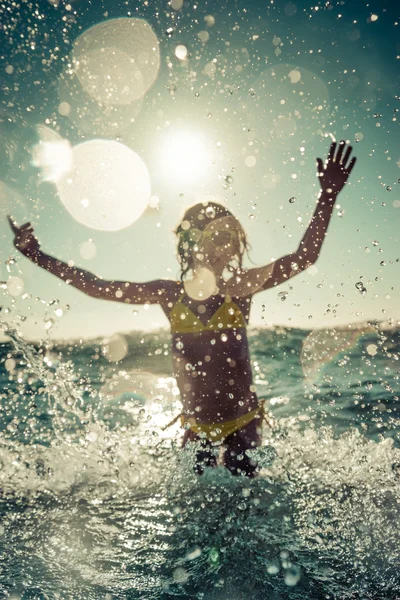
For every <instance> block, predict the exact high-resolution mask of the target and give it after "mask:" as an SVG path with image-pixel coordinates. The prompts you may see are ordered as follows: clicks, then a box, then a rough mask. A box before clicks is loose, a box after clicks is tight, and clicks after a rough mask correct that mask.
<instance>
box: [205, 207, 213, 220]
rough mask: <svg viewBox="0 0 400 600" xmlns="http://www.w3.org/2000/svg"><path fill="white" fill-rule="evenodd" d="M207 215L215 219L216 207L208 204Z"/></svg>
mask: <svg viewBox="0 0 400 600" xmlns="http://www.w3.org/2000/svg"><path fill="white" fill-rule="evenodd" d="M206 217H208V218H209V219H215V208H214V207H213V206H207V208H206Z"/></svg>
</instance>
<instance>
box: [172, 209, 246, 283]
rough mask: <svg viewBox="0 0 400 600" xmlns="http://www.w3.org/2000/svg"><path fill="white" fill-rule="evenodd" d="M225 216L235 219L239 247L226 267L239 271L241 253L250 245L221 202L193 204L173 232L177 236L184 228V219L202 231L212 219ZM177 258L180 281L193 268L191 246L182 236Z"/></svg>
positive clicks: (241, 259)
mask: <svg viewBox="0 0 400 600" xmlns="http://www.w3.org/2000/svg"><path fill="white" fill-rule="evenodd" d="M225 217H230V218H232V219H234V220H235V221H236V223H237V225H238V237H239V247H240V250H239V252H237V253H236V254H235V256H234V257H233V258H232V260H231V261H230V262H229V264H228V265H227V269H228V270H229V271H231V272H240V271H241V270H242V268H243V255H244V253H245V252H248V251H249V249H250V245H249V243H248V241H247V237H246V234H245V232H244V230H243V227H242V226H241V224H240V222H239V221H238V219H236V217H235V216H234V215H233V214H232V213H231V212H230V211H229V210H228V209H227V208H225V206H222V204H218V203H217V202H200V203H198V204H195V205H194V206H191V207H190V208H188V209H187V211H186V212H185V214H184V215H183V218H182V221H181V223H180V225H179V226H178V228H177V229H176V231H175V233H176V234H177V235H178V236H179V233H180V232H181V231H185V230H186V228H184V227H182V224H183V223H184V222H185V221H188V222H189V223H190V227H191V228H194V229H199V230H200V231H203V230H205V229H206V227H208V225H210V224H211V223H212V222H213V221H216V220H218V219H223V218H225ZM178 260H179V262H180V264H181V273H180V278H181V281H184V279H185V277H186V276H187V275H188V274H189V273H190V272H191V271H192V270H193V265H194V254H193V248H191V247H190V245H189V244H188V243H187V242H185V240H184V239H183V238H180V239H179V242H178Z"/></svg>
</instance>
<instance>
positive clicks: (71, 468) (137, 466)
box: [0, 325, 400, 600]
mask: <svg viewBox="0 0 400 600" xmlns="http://www.w3.org/2000/svg"><path fill="white" fill-rule="evenodd" d="M8 335H9V336H10V342H9V343H4V344H2V345H1V346H0V362H1V365H0V367H1V371H0V376H1V405H0V406H1V419H0V428H1V431H0V489H1V493H0V599H2V598H4V599H5V598H9V599H14V600H16V599H23V600H25V599H28V598H29V599H36V600H43V599H60V600H70V599H71V600H72V599H73V600H100V599H102V600H113V599H121V600H122V599H125V600H139V599H140V600H167V599H174V598H177V599H178V598H182V599H190V600H192V599H193V600H194V599H199V600H247V599H254V600H267V599H268V600H269V599H271V600H275V599H276V600H283V599H286V598H289V599H300V598H301V599H316V600H320V599H360V600H367V599H382V600H383V599H385V600H388V599H395V598H400V449H399V433H400V420H399V417H400V403H399V391H400V385H399V367H400V364H399V360H398V357H399V348H400V344H399V341H400V335H399V330H398V329H391V330H381V329H379V327H377V326H376V325H370V326H365V327H360V328H359V329H353V330H350V329H345V328H343V329H335V330H334V329H331V330H324V331H313V332H310V331H303V330H296V329H283V328H277V329H273V330H263V329H260V330H253V331H252V332H251V334H250V343H251V351H252V361H253V367H254V375H255V380H256V384H257V389H258V394H259V397H260V398H265V399H266V401H267V406H268V409H269V411H270V413H271V416H272V426H271V427H269V426H267V425H266V424H265V426H264V431H263V445H262V447H261V448H260V449H259V450H258V451H257V452H256V455H257V457H258V460H259V463H260V465H261V472H260V475H259V477H258V478H257V479H255V480H251V481H250V480H248V479H247V478H244V477H238V478H234V477H232V476H231V475H230V474H229V473H228V472H227V471H226V470H225V469H224V468H223V467H218V468H217V469H210V470H207V471H206V473H205V474H204V475H203V476H202V477H198V476H196V475H194V473H193V470H192V465H193V456H194V449H193V448H190V447H189V448H186V449H185V450H184V451H182V450H181V449H180V436H181V432H180V430H179V427H178V425H177V424H175V425H171V426H170V427H167V428H166V429H164V427H165V426H166V425H167V424H168V423H169V422H170V421H171V420H172V419H173V418H174V416H176V415H177V414H178V413H179V411H180V405H179V394H178V391H177V388H176V383H175V381H174V378H173V376H172V372H171V362H170V356H169V347H168V344H169V338H168V335H167V334H166V333H163V332H160V333H157V334H155V333H152V334H150V333H147V334H139V333H135V334H131V335H130V336H127V337H126V338H125V339H126V340H127V342H128V353H127V355H126V357H125V358H124V359H123V360H122V361H120V362H117V363H116V362H110V360H108V359H109V358H110V357H109V356H108V358H107V355H104V353H103V352H102V347H101V343H100V341H98V342H97V341H95V342H92V343H90V344H89V343H87V344H86V345H85V344H77V343H74V342H71V343H69V344H63V345H59V346H54V345H53V346H51V345H50V344H49V343H43V344H39V345H28V344H26V342H25V341H24V340H22V339H21V338H20V337H19V336H18V334H17V333H16V332H15V331H8Z"/></svg>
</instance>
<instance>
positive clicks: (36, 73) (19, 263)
mask: <svg viewBox="0 0 400 600" xmlns="http://www.w3.org/2000/svg"><path fill="white" fill-rule="evenodd" d="M0 19H1V22H2V23H3V24H4V29H3V31H2V32H1V34H0V35H1V36H2V41H1V43H0V85H1V92H0V94H1V96H0V241H1V246H2V253H1V258H0V260H1V263H0V269H1V272H0V279H1V281H2V282H3V283H2V285H1V288H0V292H1V296H2V297H1V300H0V303H1V305H2V307H3V309H2V318H1V320H2V322H5V323H7V324H8V325H11V326H13V327H17V329H18V330H19V331H21V333H22V334H23V335H24V336H25V337H26V338H28V339H40V338H43V337H46V336H49V337H52V338H55V339H60V338H61V339H70V338H74V339H75V338H88V337H97V336H110V335H112V334H113V333H115V332H129V331H132V330H152V329H158V328H164V327H167V320H166V317H165V316H164V315H163V314H162V311H161V309H160V308H159V307H157V306H150V307H146V306H145V307H143V306H137V307H136V306H135V307H134V306H126V305H124V304H120V303H114V302H106V301H102V300H96V299H93V298H90V297H87V296H85V295H84V294H82V293H81V292H79V291H77V290H75V289H73V288H71V287H70V286H67V285H66V284H65V283H63V282H61V281H59V280H58V279H56V278H55V277H54V276H52V275H51V274H49V273H47V272H45V271H43V270H41V269H40V268H38V267H37V266H35V265H33V264H32V263H30V262H29V260H28V259H26V258H25V257H23V256H22V255H20V254H19V253H18V251H17V250H15V249H14V247H13V244H12V234H11V231H10V230H9V227H8V224H7V222H6V218H5V217H6V215H7V214H12V215H13V216H14V218H15V219H16V220H17V222H18V223H23V222H26V221H31V222H32V224H33V226H34V228H35V232H36V235H37V237H38V239H39V240H40V243H41V248H42V250H43V251H44V252H46V253H48V254H50V255H52V256H55V257H57V258H59V259H61V260H64V261H65V262H68V261H73V262H74V264H76V265H79V266H80V267H82V268H84V269H87V270H89V271H91V272H93V273H95V274H97V275H100V276H102V277H104V278H105V279H111V280H112V279H117V280H124V281H148V280H152V279H158V278H172V279H176V278H179V264H178V261H177V259H176V240H175V236H174V233H173V231H174V229H175V228H176V227H177V225H178V224H179V222H180V219H181V218H182V215H183V212H184V211H185V210H186V208H188V207H189V206H190V205H192V204H194V203H195V202H199V201H205V200H207V199H208V200H216V201H218V202H221V203H222V204H224V205H225V206H226V207H227V208H229V209H230V210H231V211H232V212H233V213H234V214H235V215H236V216H237V217H238V218H239V220H240V221H241V223H242V225H243V227H244V229H245V231H246V233H247V235H248V239H249V242H250V244H251V250H250V253H249V257H248V258H246V264H247V266H250V267H251V266H252V265H256V266H261V265H265V264H268V263H269V262H270V261H271V260H274V259H276V258H279V257H280V256H283V255H285V254H288V253H291V252H293V251H295V250H296V249H297V246H298V244H299V242H300V240H301V237H302V235H303V234H304V231H305V229H306V227H307V224H308V222H309V219H310V217H311V215H312V212H313V210H314V207H315V203H316V199H317V196H318V191H319V184H318V179H317V176H316V158H317V157H321V158H322V159H324V158H325V156H326V155H327V152H328V150H329V146H330V144H331V142H332V140H337V141H339V140H341V139H344V140H346V141H348V142H349V143H351V144H352V145H353V154H354V155H355V156H357V163H356V167H355V168H354V170H353V172H352V174H351V178H350V180H349V182H348V184H347V185H346V186H345V188H344V190H343V191H342V193H341V194H340V196H339V197H338V200H337V204H336V208H335V210H334V214H333V217H332V221H331V223H330V226H329V230H328V234H327V237H326V240H325V242H324V245H323V247H322V251H321V255H320V257H319V259H318V261H317V263H316V265H315V266H314V267H312V268H310V269H308V270H307V271H305V272H303V273H302V274H300V275H298V276H297V277H295V278H293V279H292V280H291V281H289V282H287V283H285V284H283V285H281V286H279V287H278V288H274V289H272V290H269V291H266V292H263V293H260V294H257V295H256V296H255V297H254V304H253V307H252V314H251V323H252V325H254V326H257V327H258V326H266V327H271V326H276V325H284V326H291V327H305V328H319V327H333V326H339V325H340V326H342V325H347V324H353V323H360V322H365V321H368V320H376V321H384V322H389V323H394V324H396V323H397V322H398V321H399V320H400V292H399V284H398V281H399V280H400V277H399V267H400V263H399V258H400V244H399V237H400V234H399V225H400V193H399V189H400V188H399V182H400V151H399V144H398V139H399V134H398V107H399V96H398V90H399V89H400V87H399V57H400V43H399V41H398V40H399V39H400V36H399V15H398V14H396V13H395V7H394V3H392V2H389V1H387V2H377V1H374V2H364V1H358V2H354V1H353V2H346V1H343V0H341V1H340V2H313V3H312V2H306V1H301V2H300V1H299V2H285V1H279V2H278V1H277V0H275V1H269V2H259V1H253V2H245V1H243V2H239V1H235V0H225V1H220V2H218V3H216V2H206V1H198V2H195V1H187V0H184V1H183V2H182V0H172V1H171V2H166V1H165V2H164V1H163V2H161V1H160V2H147V1H144V2H130V1H127V2H119V1H115V0H108V1H106V0H103V1H98V2H96V3H89V2H87V1H86V0H75V1H72V0H71V1H70V2H62V1H59V0H51V1H42V0H41V1H39V2H33V1H32V2H18V1H16V2H10V1H8V0H0Z"/></svg>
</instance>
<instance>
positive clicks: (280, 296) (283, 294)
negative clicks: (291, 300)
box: [278, 292, 288, 302]
mask: <svg viewBox="0 0 400 600" xmlns="http://www.w3.org/2000/svg"><path fill="white" fill-rule="evenodd" d="M287 296H288V292H279V294H278V298H280V299H281V300H282V302H283V301H284V300H286V298H287Z"/></svg>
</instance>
